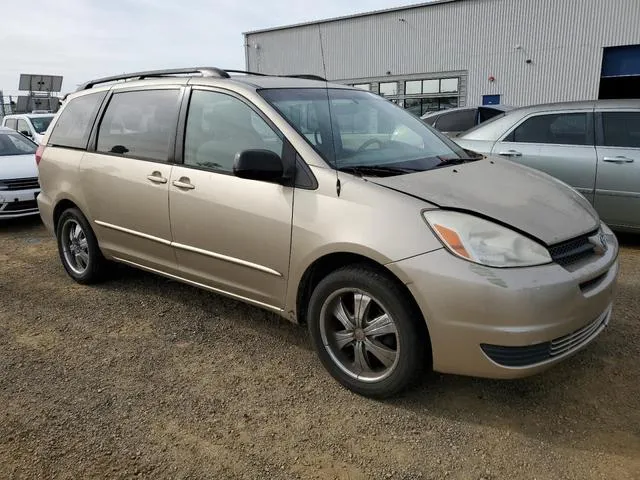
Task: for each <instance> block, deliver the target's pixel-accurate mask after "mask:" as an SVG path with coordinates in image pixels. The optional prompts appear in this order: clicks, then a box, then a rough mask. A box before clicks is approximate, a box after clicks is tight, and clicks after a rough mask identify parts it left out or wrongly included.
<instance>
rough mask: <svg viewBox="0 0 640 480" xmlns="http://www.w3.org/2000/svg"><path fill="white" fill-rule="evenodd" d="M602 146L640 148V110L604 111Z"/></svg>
mask: <svg viewBox="0 0 640 480" xmlns="http://www.w3.org/2000/svg"><path fill="white" fill-rule="evenodd" d="M602 125H603V128H604V142H603V143H604V146H606V147H627V148H640V112H604V113H603V114H602Z"/></svg>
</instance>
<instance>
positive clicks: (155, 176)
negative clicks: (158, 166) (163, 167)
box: [147, 170, 167, 183]
mask: <svg viewBox="0 0 640 480" xmlns="http://www.w3.org/2000/svg"><path fill="white" fill-rule="evenodd" d="M147 180H150V181H152V182H153V183H167V179H166V178H164V177H163V176H162V173H161V172H159V171H157V170H156V171H155V172H153V173H152V174H151V175H147Z"/></svg>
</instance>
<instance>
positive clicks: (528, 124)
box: [505, 113, 593, 145]
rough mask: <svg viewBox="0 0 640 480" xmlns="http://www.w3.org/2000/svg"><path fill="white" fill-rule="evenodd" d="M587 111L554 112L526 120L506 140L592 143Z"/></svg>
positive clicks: (556, 143) (570, 143)
mask: <svg viewBox="0 0 640 480" xmlns="http://www.w3.org/2000/svg"><path fill="white" fill-rule="evenodd" d="M588 123H589V122H588V117H587V114H586V113H553V114H549V115H537V116H535V117H531V118H529V119H528V120H525V121H524V123H522V124H521V125H520V126H518V127H517V128H516V129H515V130H514V131H513V132H511V134H509V135H508V137H507V139H506V140H505V141H510V142H520V143H546V144H555V145H592V144H593V142H592V141H591V134H590V131H589V128H588Z"/></svg>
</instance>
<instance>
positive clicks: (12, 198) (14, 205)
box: [0, 189, 40, 219]
mask: <svg viewBox="0 0 640 480" xmlns="http://www.w3.org/2000/svg"><path fill="white" fill-rule="evenodd" d="M39 192H40V189H28V190H10V191H7V190H3V191H0V219H5V218H7V219H8V218H19V217H26V216H29V215H37V214H38V204H37V202H36V197H37V196H38V193H39Z"/></svg>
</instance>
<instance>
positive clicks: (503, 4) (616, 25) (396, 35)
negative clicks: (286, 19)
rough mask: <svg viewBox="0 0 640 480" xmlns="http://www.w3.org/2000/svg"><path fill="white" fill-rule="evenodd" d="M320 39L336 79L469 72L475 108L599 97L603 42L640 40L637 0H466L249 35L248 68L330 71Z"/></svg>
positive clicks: (469, 89)
mask: <svg viewBox="0 0 640 480" xmlns="http://www.w3.org/2000/svg"><path fill="white" fill-rule="evenodd" d="M320 38H322V45H323V47H324V57H325V62H326V76H327V78H329V79H331V80H337V81H350V80H352V79H353V80H355V79H359V80H365V79H372V78H378V77H387V78H405V77H407V76H413V75H418V76H419V75H420V74H428V73H438V72H447V71H466V72H467V74H468V78H467V85H466V87H467V103H470V104H473V103H480V102H481V100H482V95H485V94H502V95H503V97H502V101H503V103H508V104H512V105H525V104H531V103H540V102H551V101H564V100H582V99H592V98H597V95H598V86H599V80H600V70H601V65H602V49H603V47H608V46H616V45H632V44H640V0H461V1H453V2H450V3H439V4H434V5H430V6H429V5H427V6H422V7H420V8H413V9H407V10H396V11H391V12H385V13H380V14H376V15H370V16H362V17H353V18H346V19H341V20H336V21H333V22H327V23H320V24H312V25H302V26H298V27H294V28H288V29H280V30H272V31H266V32H258V33H250V34H248V35H247V37H246V44H247V68H248V69H249V70H257V71H260V72H267V73H294V72H295V73H301V72H302V73H315V74H319V75H324V68H323V62H322V57H321V52H320ZM516 45H519V46H520V47H521V48H514V47H515V46H516ZM256 46H257V48H255V47H256ZM527 59H531V60H532V63H530V64H527V63H526V60H527ZM387 72H390V74H389V75H387ZM490 75H493V76H494V77H495V78H496V81H495V82H493V83H491V82H489V81H488V77H489V76H490Z"/></svg>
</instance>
